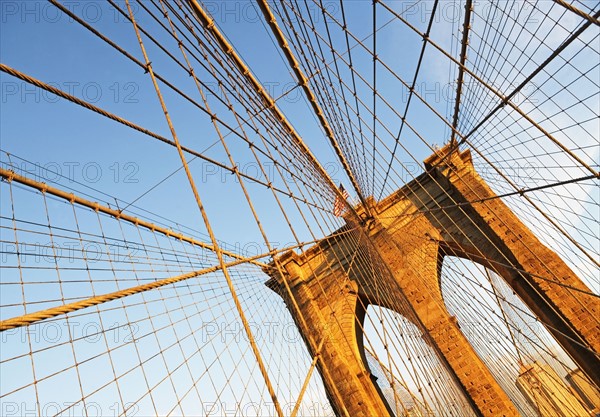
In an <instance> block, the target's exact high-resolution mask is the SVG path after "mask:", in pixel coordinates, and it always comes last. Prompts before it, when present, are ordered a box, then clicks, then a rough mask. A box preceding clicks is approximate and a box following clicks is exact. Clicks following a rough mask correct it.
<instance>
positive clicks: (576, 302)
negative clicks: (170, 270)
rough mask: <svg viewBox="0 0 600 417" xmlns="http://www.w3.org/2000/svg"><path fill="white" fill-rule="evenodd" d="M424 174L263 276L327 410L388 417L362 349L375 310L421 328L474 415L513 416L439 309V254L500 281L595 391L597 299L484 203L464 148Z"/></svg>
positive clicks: (510, 218) (490, 198)
mask: <svg viewBox="0 0 600 417" xmlns="http://www.w3.org/2000/svg"><path fill="white" fill-rule="evenodd" d="M425 168H426V172H425V173H424V174H422V175H420V176H419V177H417V178H415V179H414V180H413V181H411V182H410V183H408V184H406V185H405V186H404V187H402V188H401V189H400V190H398V191H397V192H396V193H394V194H392V195H390V196H388V197H387V198H385V199H384V200H382V201H380V202H378V203H375V202H374V201H373V200H372V199H371V200H369V201H368V202H367V204H369V205H371V207H370V210H369V211H370V212H371V214H372V215H373V218H371V219H367V220H366V221H365V222H363V224H362V225H360V226H358V224H357V223H356V222H355V221H354V220H353V219H352V218H351V217H350V216H348V217H347V218H346V221H347V225H346V226H345V227H343V228H342V229H340V230H338V231H337V232H335V233H334V234H332V235H331V236H328V237H327V238H325V239H323V240H322V241H321V242H319V243H318V244H316V245H314V246H313V247H311V248H310V249H308V250H307V251H305V252H304V253H303V254H302V255H298V254H296V253H294V252H288V253H286V254H284V255H283V256H281V257H280V258H279V259H277V260H276V263H277V264H278V266H279V268H272V269H270V270H268V271H267V272H268V273H269V274H270V275H271V279H270V280H269V281H268V282H267V285H268V286H269V287H270V288H272V289H273V290H275V291H276V292H277V293H279V294H280V295H281V296H282V297H283V299H284V300H285V302H286V304H287V306H288V308H289V310H290V312H291V314H292V316H293V317H294V320H295V321H296V323H297V325H298V327H299V328H300V332H301V334H302V335H303V337H304V340H305V343H306V344H307V346H308V349H309V351H310V352H311V354H312V355H313V356H318V361H317V366H318V368H319V370H320V372H321V375H322V377H323V381H324V384H325V387H326V391H327V395H328V396H329V399H330V401H331V404H332V406H333V407H334V410H335V412H336V413H337V414H338V415H349V416H357V417H358V416H365V417H375V416H390V415H392V412H391V409H390V406H389V405H388V404H387V403H386V401H385V400H384V398H383V395H382V394H381V392H380V390H379V388H378V385H377V384H376V381H375V377H374V376H373V375H371V373H370V371H369V368H368V366H367V365H366V363H367V362H366V360H365V352H364V348H363V321H364V316H365V312H366V308H367V307H368V305H370V304H375V305H380V306H382V307H386V308H389V309H391V310H394V311H396V312H398V313H400V314H402V315H404V316H405V317H406V318H407V319H408V320H410V321H411V322H413V323H414V324H415V325H416V326H417V327H418V328H419V329H421V331H422V332H423V337H424V339H425V340H426V342H427V343H428V344H429V345H430V346H431V347H432V348H433V350H434V351H435V352H436V353H437V355H438V357H439V358H440V360H441V361H442V363H443V364H444V365H446V368H447V369H448V370H449V372H450V373H451V375H452V377H453V379H454V380H455V382H456V383H457V385H458V386H459V387H460V388H461V389H462V391H463V393H464V394H465V397H466V399H467V401H468V402H469V403H470V405H471V406H472V408H473V409H474V410H475V412H476V413H477V414H478V415H480V416H486V417H488V416H489V417H500V416H505V417H515V416H518V415H519V413H518V411H517V409H516V407H515V406H514V405H513V403H512V402H511V400H510V399H509V397H508V396H507V395H506V393H505V392H504V391H503V390H502V388H501V387H500V386H499V385H498V383H497V382H496V381H495V379H494V377H493V376H492V374H491V372H490V371H489V369H488V368H487V367H486V365H485V363H484V362H483V361H482V360H481V359H480V358H479V357H478V355H477V353H476V352H475V350H474V349H473V347H472V346H471V345H470V343H469V342H468V340H467V338H466V337H465V336H464V334H463V333H462V331H461V330H460V326H459V325H458V323H457V322H456V320H455V318H454V317H453V316H451V315H450V314H449V312H448V311H447V309H446V307H445V304H444V300H443V297H442V293H441V287H440V276H441V266H442V261H443V258H444V256H458V257H463V258H467V259H470V260H472V261H474V262H477V263H480V264H482V265H484V266H486V267H487V268H489V269H491V270H493V271H494V272H496V273H498V274H499V275H500V276H502V277H503V278H504V279H505V280H506V282H507V283H508V284H509V285H510V287H511V288H512V289H513V290H514V291H515V293H516V294H518V296H519V297H520V298H521V299H522V300H523V301H524V302H525V303H526V304H527V305H528V307H529V308H530V309H531V310H532V311H533V313H534V314H535V315H536V316H537V317H538V318H539V320H540V322H541V323H543V324H544V325H546V327H547V329H548V330H549V331H550V332H551V333H552V334H553V335H554V336H555V338H556V340H557V341H558V342H559V343H560V344H561V345H562V347H563V348H564V349H565V351H567V352H568V353H569V354H570V356H571V357H572V358H573V360H574V361H575V362H576V363H577V364H578V366H579V368H581V369H582V370H583V372H584V373H586V374H587V375H588V376H589V377H590V378H591V379H592V381H594V382H595V383H596V385H600V380H598V375H597V369H600V361H599V360H598V356H597V353H598V352H600V327H599V325H598V321H597V319H596V317H598V316H600V314H598V313H599V311H598V310H599V308H598V307H599V306H598V299H597V298H595V297H592V296H590V295H588V294H586V293H589V289H587V287H586V286H585V284H584V283H583V282H582V281H581V280H580V279H579V278H578V277H577V276H576V275H575V274H574V273H573V271H571V270H570V269H569V267H568V266H567V265H566V264H565V263H564V262H563V261H562V259H561V258H560V257H559V256H558V255H556V254H555V253H554V252H553V251H552V250H550V249H549V248H547V247H546V246H544V245H543V244H542V243H541V242H540V241H539V240H538V239H537V238H536V236H535V235H534V234H533V233H532V232H531V231H530V230H529V229H528V228H527V227H526V226H525V225H524V224H523V223H522V222H521V221H520V220H519V219H518V218H517V217H516V216H515V214H514V213H513V212H512V211H511V210H510V209H509V208H508V207H507V206H506V205H505V204H504V203H503V202H502V201H501V199H500V198H497V197H496V196H495V194H494V193H493V191H492V190H491V189H490V187H489V186H488V185H487V184H486V183H485V181H484V180H483V179H482V178H481V177H480V176H479V175H478V174H477V172H475V170H474V168H473V164H472V161H471V157H470V153H469V151H464V152H457V151H455V150H454V151H453V150H452V149H451V148H450V147H448V146H446V147H445V148H442V149H441V150H439V151H437V152H436V153H435V154H434V155H432V156H431V157H429V158H428V159H427V160H425ZM357 211H358V213H359V215H360V214H364V212H365V210H364V208H362V207H358V208H357ZM357 226H358V227H357ZM357 249H358V250H357ZM277 271H282V272H283V273H279V272H277ZM557 283H559V284H561V285H558V284H557ZM574 289H575V290H574ZM577 290H581V291H577ZM594 352H595V353H596V354H594Z"/></svg>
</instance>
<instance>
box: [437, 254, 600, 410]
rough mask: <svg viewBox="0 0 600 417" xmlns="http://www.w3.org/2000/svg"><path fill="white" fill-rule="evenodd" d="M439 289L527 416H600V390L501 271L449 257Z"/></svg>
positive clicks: (474, 345)
mask: <svg viewBox="0 0 600 417" xmlns="http://www.w3.org/2000/svg"><path fill="white" fill-rule="evenodd" d="M440 286H441V292H442V297H443V300H444V304H445V306H446V308H447V309H448V311H449V313H450V314H452V315H453V316H455V317H456V319H457V322H458V324H459V326H460V328H461V331H462V332H463V334H464V335H465V337H466V338H467V340H468V341H469V343H470V344H471V345H472V346H473V348H474V349H475V351H476V353H477V355H478V356H479V357H480V358H481V359H482V361H483V362H484V364H485V365H486V366H487V367H488V368H489V369H490V372H491V373H492V375H493V377H494V378H495V379H496V381H497V382H498V384H499V385H500V386H501V387H502V389H503V390H504V391H505V392H506V393H507V395H508V396H509V397H510V399H511V400H512V402H513V403H514V404H515V406H516V407H517V408H518V409H519V411H520V412H521V413H522V414H523V415H527V416H530V415H531V416H540V417H541V416H546V415H553V416H560V417H579V416H581V415H590V414H591V413H593V412H596V413H597V412H598V410H599V408H600V394H599V393H598V389H597V387H595V386H594V385H593V384H592V383H591V382H590V381H589V379H588V378H587V377H585V376H584V374H583V373H582V371H581V370H580V369H578V368H577V366H576V365H575V363H574V362H573V361H572V360H571V359H570V358H569V355H568V354H567V353H566V352H565V350H564V349H563V348H562V347H561V346H560V345H559V344H558V343H557V341H556V340H555V338H554V337H553V336H552V334H551V333H550V332H549V331H548V330H547V329H546V327H544V325H543V324H542V323H541V322H540V320H539V319H538V318H537V317H536V316H535V314H534V313H533V312H532V311H531V309H530V308H529V307H528V306H527V305H526V304H525V303H524V302H523V300H521V299H520V298H519V296H518V295H517V294H516V293H515V292H514V291H513V290H512V289H511V288H510V287H509V285H508V284H507V283H506V281H505V280H504V279H503V278H502V277H500V276H499V275H498V274H497V273H495V272H494V271H492V270H491V269H489V268H487V267H485V266H482V265H481V264H479V263H476V262H473V261H471V260H467V259H463V258H460V257H456V256H445V257H444V259H443V263H442V267H441V274H440Z"/></svg>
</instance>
